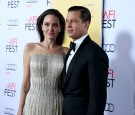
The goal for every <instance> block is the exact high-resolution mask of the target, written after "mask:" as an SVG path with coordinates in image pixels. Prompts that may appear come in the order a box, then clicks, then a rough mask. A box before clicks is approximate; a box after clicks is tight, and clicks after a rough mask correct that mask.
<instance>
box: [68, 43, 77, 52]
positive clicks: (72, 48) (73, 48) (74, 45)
mask: <svg viewBox="0 0 135 115" xmlns="http://www.w3.org/2000/svg"><path fill="white" fill-rule="evenodd" d="M75 47H76V43H74V42H70V48H69V50H70V51H71V50H73V51H75Z"/></svg>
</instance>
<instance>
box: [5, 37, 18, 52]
mask: <svg viewBox="0 0 135 115" xmlns="http://www.w3.org/2000/svg"><path fill="white" fill-rule="evenodd" d="M17 48H18V43H17V38H11V39H10V41H9V44H8V45H6V52H13V53H14V52H17Z"/></svg>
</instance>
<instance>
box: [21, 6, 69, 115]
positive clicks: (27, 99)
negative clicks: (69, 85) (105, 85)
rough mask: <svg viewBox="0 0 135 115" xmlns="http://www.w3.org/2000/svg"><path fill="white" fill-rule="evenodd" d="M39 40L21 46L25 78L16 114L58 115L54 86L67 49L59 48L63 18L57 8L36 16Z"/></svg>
mask: <svg viewBox="0 0 135 115" xmlns="http://www.w3.org/2000/svg"><path fill="white" fill-rule="evenodd" d="M36 28H37V31H38V34H39V36H40V42H39V43H30V44H28V45H26V46H25V48H24V60H23V63H24V78H23V82H22V88H21V96H20V104H19V110H18V115H61V109H62V95H61V93H60V91H59V89H58V87H57V85H58V79H59V77H60V74H61V71H62V68H63V62H64V57H65V55H66V53H67V51H68V48H66V47H62V44H63V41H64V33H65V20H64V17H63V16H62V14H61V13H60V12H59V11H58V10H56V9H48V10H46V11H44V12H43V13H42V14H41V15H40V16H39V17H38V19H37V24H36Z"/></svg>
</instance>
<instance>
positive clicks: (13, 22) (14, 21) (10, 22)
mask: <svg viewBox="0 0 135 115" xmlns="http://www.w3.org/2000/svg"><path fill="white" fill-rule="evenodd" d="M18 25H19V20H17V19H10V20H8V21H7V27H8V30H12V29H13V27H17V26H18Z"/></svg>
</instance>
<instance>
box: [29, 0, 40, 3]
mask: <svg viewBox="0 0 135 115" xmlns="http://www.w3.org/2000/svg"><path fill="white" fill-rule="evenodd" d="M26 2H27V3H37V2H38V0H26Z"/></svg>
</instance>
